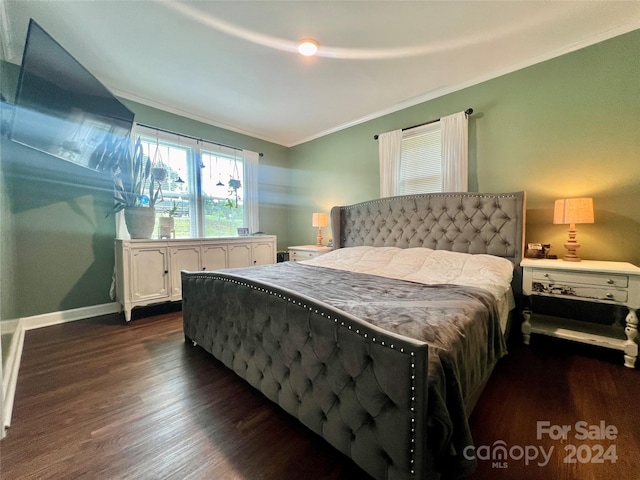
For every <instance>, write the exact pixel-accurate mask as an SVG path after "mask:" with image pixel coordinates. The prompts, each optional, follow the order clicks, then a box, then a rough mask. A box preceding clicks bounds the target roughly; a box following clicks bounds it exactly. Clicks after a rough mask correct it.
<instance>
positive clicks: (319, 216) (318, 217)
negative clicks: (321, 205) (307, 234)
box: [311, 213, 329, 227]
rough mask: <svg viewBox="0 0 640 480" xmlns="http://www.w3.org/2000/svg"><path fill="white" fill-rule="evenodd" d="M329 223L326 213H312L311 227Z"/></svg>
mask: <svg viewBox="0 0 640 480" xmlns="http://www.w3.org/2000/svg"><path fill="white" fill-rule="evenodd" d="M327 225H329V216H328V215H327V214H326V213H314V214H313V222H312V223H311V226H312V227H326V226H327Z"/></svg>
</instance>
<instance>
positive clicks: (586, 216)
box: [553, 198, 593, 225]
mask: <svg viewBox="0 0 640 480" xmlns="http://www.w3.org/2000/svg"><path fill="white" fill-rule="evenodd" d="M553 223H555V224H569V225H572V224H573V225H575V224H576V223H593V198H562V199H560V200H556V204H555V208H554V209H553Z"/></svg>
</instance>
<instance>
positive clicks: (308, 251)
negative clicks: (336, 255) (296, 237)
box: [289, 245, 333, 262]
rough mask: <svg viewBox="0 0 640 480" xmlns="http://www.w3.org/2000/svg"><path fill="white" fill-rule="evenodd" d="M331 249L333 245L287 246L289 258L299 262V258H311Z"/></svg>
mask: <svg viewBox="0 0 640 480" xmlns="http://www.w3.org/2000/svg"><path fill="white" fill-rule="evenodd" d="M331 250H333V247H325V246H322V245H296V246H294V247H289V260H290V261H292V262H299V261H301V260H311V259H312V258H316V257H319V256H320V255H324V254H325V253H328V252H330V251H331Z"/></svg>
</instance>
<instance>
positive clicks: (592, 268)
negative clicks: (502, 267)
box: [520, 258, 640, 368]
mask: <svg viewBox="0 0 640 480" xmlns="http://www.w3.org/2000/svg"><path fill="white" fill-rule="evenodd" d="M520 265H521V266H522V267H523V279H522V282H523V283H522V289H523V293H524V294H525V295H527V296H530V295H540V296H547V297H557V298H564V299H571V300H579V301H584V302H594V303H603V304H611V305H621V306H625V307H627V309H628V311H629V313H628V314H627V316H626V319H625V322H626V325H625V326H624V331H623V330H622V326H619V327H618V328H615V326H613V325H601V324H595V323H592V322H585V321H579V320H570V319H564V318H558V317H553V316H549V315H540V314H536V313H534V312H533V311H532V310H531V309H525V311H524V312H523V315H524V323H523V324H522V335H523V338H524V343H525V344H527V345H528V344H529V339H530V337H531V334H532V333H541V334H545V335H550V336H553V337H558V338H564V339H568V340H574V341H577V342H582V343H588V344H592V345H599V346H603V347H608V348H614V349H617V350H622V351H623V352H624V365H625V367H629V368H634V367H635V363H636V358H637V357H638V343H637V339H638V316H637V313H636V311H637V310H638V309H639V308H640V268H638V267H636V266H635V265H632V264H630V263H625V262H600V261H595V260H583V261H581V262H566V261H564V260H544V259H541V260H534V259H528V258H527V259H524V260H523V261H522V262H521V263H520Z"/></svg>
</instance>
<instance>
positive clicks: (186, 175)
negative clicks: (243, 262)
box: [133, 126, 259, 238]
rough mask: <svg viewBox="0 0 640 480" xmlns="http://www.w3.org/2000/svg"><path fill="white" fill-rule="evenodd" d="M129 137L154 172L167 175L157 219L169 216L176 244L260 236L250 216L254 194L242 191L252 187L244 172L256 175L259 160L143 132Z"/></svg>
mask: <svg viewBox="0 0 640 480" xmlns="http://www.w3.org/2000/svg"><path fill="white" fill-rule="evenodd" d="M133 135H134V137H135V138H136V139H137V138H138V137H140V140H141V142H142V148H143V152H144V154H145V156H148V157H149V158H150V159H151V161H152V167H155V168H163V169H164V170H165V171H166V175H165V178H164V179H163V180H162V181H161V182H160V187H161V192H162V193H161V197H160V198H159V199H158V201H157V202H156V205H155V207H156V217H167V216H170V215H171V216H173V218H174V231H175V238H197V237H227V236H235V235H237V229H238V228H240V227H247V228H249V231H252V232H253V231H257V230H259V228H258V225H257V220H254V219H257V214H254V213H252V212H257V199H256V198H255V197H257V194H256V195H253V197H254V198H253V199H252V198H247V188H246V187H247V186H249V184H251V183H254V182H255V181H256V180H255V179H256V177H257V175H256V174H255V172H254V174H253V175H251V174H250V173H251V172H248V171H247V169H249V170H251V168H254V169H256V170H257V158H258V155H257V154H255V153H254V152H248V151H242V150H238V149H234V148H230V147H225V146H221V145H216V144H213V143H210V142H206V141H200V140H195V139H193V138H190V137H182V136H178V135H176V134H170V133H165V132H161V131H156V130H153V129H149V128H146V127H141V126H136V129H135V130H134V132H133ZM251 160H254V161H251ZM251 187H253V189H257V185H253V186H249V190H252V188H251ZM159 223H160V222H159V221H157V222H156V234H155V235H154V236H155V237H157V236H158V234H157V232H158V226H159Z"/></svg>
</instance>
